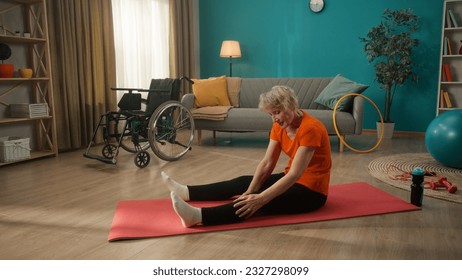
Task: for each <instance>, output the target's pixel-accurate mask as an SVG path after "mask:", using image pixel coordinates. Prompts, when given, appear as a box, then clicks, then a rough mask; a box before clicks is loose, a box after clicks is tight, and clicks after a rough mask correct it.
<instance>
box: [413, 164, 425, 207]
mask: <svg viewBox="0 0 462 280" xmlns="http://www.w3.org/2000/svg"><path fill="white" fill-rule="evenodd" d="M411 174H412V184H411V203H412V204H414V205H415V206H419V207H420V206H422V200H423V191H424V185H423V181H424V175H425V171H424V170H423V169H422V168H420V167H416V168H414V169H413V170H412V172H411Z"/></svg>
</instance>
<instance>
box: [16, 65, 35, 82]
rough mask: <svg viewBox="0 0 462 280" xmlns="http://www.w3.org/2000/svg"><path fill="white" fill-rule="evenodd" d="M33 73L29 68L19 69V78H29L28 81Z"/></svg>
mask: <svg viewBox="0 0 462 280" xmlns="http://www.w3.org/2000/svg"><path fill="white" fill-rule="evenodd" d="M33 73H34V72H33V71H32V69H31V68H21V69H19V76H20V77H21V78H29V79H30V78H32V74H33Z"/></svg>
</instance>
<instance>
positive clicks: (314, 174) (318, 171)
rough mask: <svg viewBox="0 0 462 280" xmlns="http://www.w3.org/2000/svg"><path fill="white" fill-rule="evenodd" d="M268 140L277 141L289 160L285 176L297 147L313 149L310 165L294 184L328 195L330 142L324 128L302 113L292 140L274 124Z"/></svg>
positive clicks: (317, 121) (330, 161) (314, 119)
mask: <svg viewBox="0 0 462 280" xmlns="http://www.w3.org/2000/svg"><path fill="white" fill-rule="evenodd" d="M270 138H271V139H272V140H275V141H278V142H279V144H280V145H281V148H282V150H283V151H284V153H286V154H287V155H288V156H289V158H290V160H289V163H288V165H287V167H286V168H285V170H284V173H286V174H287V172H289V170H290V167H291V165H292V161H293V159H294V157H295V153H296V152H297V149H298V147H300V146H305V147H315V148H316V149H315V151H314V154H313V157H312V158H311V161H310V163H309V164H308V166H307V168H306V169H305V171H304V172H303V174H302V176H301V177H300V178H299V179H298V180H297V181H296V182H297V183H299V184H301V185H303V186H305V187H307V188H309V189H311V190H313V191H316V192H319V193H322V194H325V195H327V194H328V191H329V180H330V168H331V166H332V160H331V155H330V141H329V135H328V134H327V130H326V127H325V126H324V125H323V124H322V123H321V122H320V121H319V120H318V119H316V118H314V117H313V116H310V115H309V114H307V113H306V112H303V118H302V122H301V124H300V127H299V128H298V130H297V134H296V135H295V137H294V139H293V140H292V139H290V138H289V136H287V132H286V130H285V129H282V128H281V127H280V126H279V124H277V123H274V124H273V127H272V129H271V134H270Z"/></svg>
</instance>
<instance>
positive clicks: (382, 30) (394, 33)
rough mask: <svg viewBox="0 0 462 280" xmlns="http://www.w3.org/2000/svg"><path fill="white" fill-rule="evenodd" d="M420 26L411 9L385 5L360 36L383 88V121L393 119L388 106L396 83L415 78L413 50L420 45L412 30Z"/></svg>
mask: <svg viewBox="0 0 462 280" xmlns="http://www.w3.org/2000/svg"><path fill="white" fill-rule="evenodd" d="M418 28H419V17H418V16H416V15H414V14H413V12H412V10H411V9H402V10H398V11H393V10H389V9H386V10H385V11H384V14H383V20H382V21H381V22H380V24H379V25H377V26H375V27H372V28H371V29H370V30H369V32H368V33H367V35H366V37H364V38H360V41H361V42H363V43H364V48H363V50H364V51H365V53H366V57H367V60H368V61H369V63H373V64H374V68H375V78H376V80H377V82H378V83H379V84H380V87H381V88H382V89H384V93H385V101H384V110H383V114H384V122H386V123H390V122H391V123H392V122H393V121H392V119H391V117H390V111H391V107H392V105H393V100H394V97H395V93H396V91H397V88H398V86H401V85H403V84H404V83H405V82H406V81H407V80H408V79H412V80H414V81H415V80H417V75H416V74H415V73H414V71H413V60H412V51H413V50H414V48H415V47H416V46H418V45H419V40H418V39H415V38H413V34H414V33H415V32H416V31H417V30H418Z"/></svg>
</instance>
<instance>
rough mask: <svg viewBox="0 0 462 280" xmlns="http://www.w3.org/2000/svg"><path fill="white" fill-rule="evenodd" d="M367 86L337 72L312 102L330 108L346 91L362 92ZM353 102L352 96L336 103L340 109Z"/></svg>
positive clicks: (345, 108)
mask: <svg viewBox="0 0 462 280" xmlns="http://www.w3.org/2000/svg"><path fill="white" fill-rule="evenodd" d="M368 87H369V86H367V85H363V84H359V83H357V82H354V81H351V80H349V79H347V78H345V77H344V76H342V75H340V74H338V75H337V76H335V78H334V79H332V81H331V82H330V83H329V84H328V85H327V86H326V87H325V88H324V89H323V91H322V92H321V93H320V94H319V96H318V97H317V98H316V99H315V100H314V102H316V103H318V104H320V105H324V106H326V107H328V108H330V109H334V107H335V104H336V103H337V101H338V100H339V99H340V98H341V97H342V96H344V95H345V94H348V93H352V92H354V93H362V92H363V91H365V90H366V89H367V88H368ZM352 102H353V96H351V97H347V98H345V99H344V100H342V102H341V103H340V104H339V105H338V107H337V109H338V110H340V111H345V110H347V109H348V108H349V107H350V105H351V104H352Z"/></svg>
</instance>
